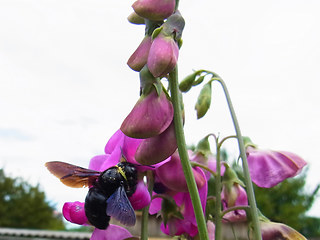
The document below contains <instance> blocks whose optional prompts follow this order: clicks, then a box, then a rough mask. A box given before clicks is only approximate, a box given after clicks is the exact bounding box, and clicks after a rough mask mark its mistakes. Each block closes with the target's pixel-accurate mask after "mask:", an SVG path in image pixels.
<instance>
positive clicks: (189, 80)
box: [179, 72, 198, 92]
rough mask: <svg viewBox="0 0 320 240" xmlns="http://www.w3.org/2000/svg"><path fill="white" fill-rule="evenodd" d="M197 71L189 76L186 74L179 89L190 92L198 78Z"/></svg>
mask: <svg viewBox="0 0 320 240" xmlns="http://www.w3.org/2000/svg"><path fill="white" fill-rule="evenodd" d="M197 74H198V73H197V72H194V73H192V74H190V75H188V76H186V77H185V78H184V79H183V80H182V81H181V82H180V84H179V89H180V91H181V92H188V91H189V90H190V89H191V87H192V85H193V82H194V81H195V80H196V77H197Z"/></svg>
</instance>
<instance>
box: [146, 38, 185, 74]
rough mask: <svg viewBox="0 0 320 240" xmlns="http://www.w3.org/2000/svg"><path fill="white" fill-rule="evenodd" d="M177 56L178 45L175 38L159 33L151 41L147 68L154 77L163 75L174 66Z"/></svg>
mask: <svg viewBox="0 0 320 240" xmlns="http://www.w3.org/2000/svg"><path fill="white" fill-rule="evenodd" d="M178 56H179V47H178V44H177V43H176V42H175V40H174V39H173V38H172V37H171V36H165V35H163V34H161V33H160V34H159V35H158V36H157V37H156V38H155V39H154V40H153V42H152V45H151V48H150V51H149V56H148V61H147V65H148V68H149V70H150V72H151V73H152V75H153V76H154V77H163V76H165V75H167V74H168V73H170V72H171V71H172V70H173V69H174V68H175V66H176V64H177V61H178Z"/></svg>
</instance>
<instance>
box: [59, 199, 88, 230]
mask: <svg viewBox="0 0 320 240" xmlns="http://www.w3.org/2000/svg"><path fill="white" fill-rule="evenodd" d="M62 214H63V216H64V218H65V219H66V220H68V221H69V222H72V223H75V224H79V225H87V224H88V219H87V217H86V213H85V211H84V203H83V202H66V203H65V204H64V205H63V208H62Z"/></svg>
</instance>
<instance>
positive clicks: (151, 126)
mask: <svg viewBox="0 0 320 240" xmlns="http://www.w3.org/2000/svg"><path fill="white" fill-rule="evenodd" d="M172 119H173V106H172V103H171V102H170V101H169V100H168V98H167V96H166V94H165V93H164V92H163V91H161V92H160V93H159V95H158V93H157V91H156V90H155V89H153V90H152V91H151V92H150V93H149V94H148V95H144V94H143V95H141V97H140V99H139V100H138V102H137V103H136V105H135V106H134V108H133V109H132V111H131V112H130V113H129V115H128V116H127V117H126V118H125V120H124V121H123V123H122V125H121V127H120V129H121V131H122V132H123V133H124V134H125V135H127V136H128V137H132V138H150V137H154V136H156V135H159V134H161V133H162V132H164V131H165V130H166V129H167V128H168V127H169V125H170V123H171V122H172Z"/></svg>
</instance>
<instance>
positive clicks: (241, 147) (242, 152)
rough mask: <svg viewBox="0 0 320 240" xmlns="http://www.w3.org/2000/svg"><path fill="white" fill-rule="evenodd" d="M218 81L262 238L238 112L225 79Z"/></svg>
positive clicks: (254, 223)
mask: <svg viewBox="0 0 320 240" xmlns="http://www.w3.org/2000/svg"><path fill="white" fill-rule="evenodd" d="M218 82H219V83H220V84H221V86H222V88H223V91H224V94H225V96H226V99H227V103H228V106H229V110H230V114H231V117H232V121H233V125H234V128H235V131H236V134H237V139H238V144H239V150H240V157H241V159H242V168H243V174H244V177H245V184H246V188H247V195H248V201H249V205H250V213H251V217H252V226H253V234H254V239H255V240H261V239H262V237H261V230H260V224H259V218H258V209H257V204H256V200H255V197H254V191H253V186H252V182H251V178H250V172H249V167H248V161H247V155H246V151H245V148H244V143H243V138H242V135H241V131H240V127H239V123H238V120H237V117H236V113H235V111H234V108H233V105H232V102H231V98H230V95H229V91H228V89H227V86H226V84H225V83H224V81H223V80H222V79H221V78H220V79H219V80H218Z"/></svg>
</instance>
